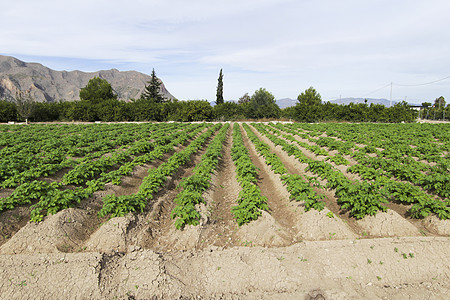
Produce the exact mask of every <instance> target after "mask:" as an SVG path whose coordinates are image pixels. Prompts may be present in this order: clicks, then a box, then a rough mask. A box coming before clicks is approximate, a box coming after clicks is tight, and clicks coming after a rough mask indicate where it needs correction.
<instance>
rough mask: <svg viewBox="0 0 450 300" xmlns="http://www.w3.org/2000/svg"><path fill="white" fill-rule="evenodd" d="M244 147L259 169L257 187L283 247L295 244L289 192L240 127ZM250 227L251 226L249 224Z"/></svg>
mask: <svg viewBox="0 0 450 300" xmlns="http://www.w3.org/2000/svg"><path fill="white" fill-rule="evenodd" d="M241 132H242V138H243V140H244V145H245V147H246V148H247V149H248V151H249V154H250V158H251V160H252V162H253V164H254V165H255V166H256V167H257V168H258V169H259V172H258V176H259V178H258V186H259V188H260V189H261V194H262V195H263V196H265V197H267V203H268V205H269V214H270V216H271V217H272V218H273V219H274V222H275V224H276V230H277V231H278V235H279V236H280V237H281V238H282V239H283V240H284V243H283V246H287V245H291V244H292V243H295V242H296V241H297V239H296V238H295V237H296V235H297V232H296V230H295V224H296V217H295V216H294V213H293V211H292V210H291V209H290V208H289V192H288V191H287V190H286V188H285V187H284V186H283V184H282V183H281V181H280V178H279V176H278V175H276V174H275V173H273V172H272V170H271V169H270V167H269V166H268V165H267V164H266V163H265V161H264V157H262V156H260V155H259V154H258V153H257V151H256V149H255V146H254V145H253V143H252V142H251V141H250V140H249V138H248V136H247V133H246V131H245V130H244V129H243V128H242V127H241ZM250 226H251V224H250Z"/></svg>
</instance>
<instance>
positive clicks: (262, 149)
mask: <svg viewBox="0 0 450 300" xmlns="http://www.w3.org/2000/svg"><path fill="white" fill-rule="evenodd" d="M243 126H244V129H245V131H246V132H247V135H248V137H249V138H250V140H251V141H252V142H253V144H254V145H255V148H256V150H257V151H258V153H259V154H261V155H262V156H263V157H264V159H265V162H266V164H267V165H268V166H270V167H271V169H272V171H273V172H274V173H275V174H279V175H280V176H281V181H282V182H283V183H284V184H285V185H286V188H287V190H288V192H289V193H290V199H291V200H295V201H302V202H304V204H305V211H309V210H310V209H311V208H314V209H316V210H318V211H321V210H323V208H324V207H325V202H323V201H321V199H323V198H324V195H322V194H317V193H316V192H315V191H314V188H313V187H312V186H311V185H310V182H309V181H306V180H304V179H303V177H302V176H301V175H298V174H291V173H289V172H288V170H287V168H286V167H285V166H284V164H283V162H282V161H281V159H280V158H279V157H278V156H277V155H276V154H275V153H273V152H271V151H270V147H269V145H267V144H266V143H264V142H262V141H261V140H260V139H259V138H258V137H257V136H256V135H255V134H254V133H253V131H252V130H251V129H250V127H249V126H248V125H247V124H243ZM252 126H253V127H255V128H260V130H263V129H261V127H260V125H258V124H255V123H252Z"/></svg>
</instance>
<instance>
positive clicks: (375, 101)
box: [328, 98, 398, 107]
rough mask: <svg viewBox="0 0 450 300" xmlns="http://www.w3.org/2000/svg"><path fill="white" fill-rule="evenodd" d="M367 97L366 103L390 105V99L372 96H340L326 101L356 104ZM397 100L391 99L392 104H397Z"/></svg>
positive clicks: (362, 101)
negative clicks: (340, 97)
mask: <svg viewBox="0 0 450 300" xmlns="http://www.w3.org/2000/svg"><path fill="white" fill-rule="evenodd" d="M366 99H367V104H368V105H370V104H371V103H373V104H382V105H384V106H386V107H389V106H390V105H391V103H390V102H391V101H389V100H387V99H373V98H342V99H336V100H330V101H328V102H330V103H335V104H344V105H348V104H350V103H354V104H358V103H364V101H365V100H366ZM397 103H398V101H392V105H395V104H397Z"/></svg>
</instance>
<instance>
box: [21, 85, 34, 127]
mask: <svg viewBox="0 0 450 300" xmlns="http://www.w3.org/2000/svg"><path fill="white" fill-rule="evenodd" d="M35 107H36V103H35V101H34V99H33V97H32V96H31V92H30V91H26V92H18V93H17V94H16V110H17V112H18V113H19V115H20V116H21V117H22V118H24V119H25V123H26V124H28V119H29V118H30V117H31V115H32V114H33V111H34V109H35Z"/></svg>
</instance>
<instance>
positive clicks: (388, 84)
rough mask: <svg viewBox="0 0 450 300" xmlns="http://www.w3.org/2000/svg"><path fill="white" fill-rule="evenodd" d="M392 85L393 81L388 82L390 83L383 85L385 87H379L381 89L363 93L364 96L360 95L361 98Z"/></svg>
mask: <svg viewBox="0 0 450 300" xmlns="http://www.w3.org/2000/svg"><path fill="white" fill-rule="evenodd" d="M390 85H391V83H388V84H386V85H385V86H383V87H381V88H379V89H376V90H374V91H372V92H370V93H367V94H365V95H363V96H361V97H359V98H364V97H366V96H369V95H370V94H373V93H376V92H378V91H380V90H382V89H384V88H387V87H388V86H390Z"/></svg>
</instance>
